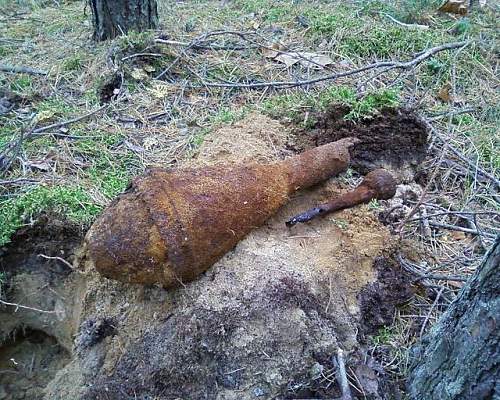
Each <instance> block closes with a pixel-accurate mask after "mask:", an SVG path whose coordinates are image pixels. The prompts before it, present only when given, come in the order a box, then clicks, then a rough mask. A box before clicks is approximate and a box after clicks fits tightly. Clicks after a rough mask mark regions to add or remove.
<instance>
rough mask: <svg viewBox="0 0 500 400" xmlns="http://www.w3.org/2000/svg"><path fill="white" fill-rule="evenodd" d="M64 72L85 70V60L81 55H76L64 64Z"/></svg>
mask: <svg viewBox="0 0 500 400" xmlns="http://www.w3.org/2000/svg"><path fill="white" fill-rule="evenodd" d="M62 67H63V70H64V71H67V72H70V71H79V70H81V69H82V68H83V58H82V56H81V55H80V54H74V55H72V56H70V57H68V58H66V59H65V60H64V61H63V62H62Z"/></svg>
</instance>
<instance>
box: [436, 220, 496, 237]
mask: <svg viewBox="0 0 500 400" xmlns="http://www.w3.org/2000/svg"><path fill="white" fill-rule="evenodd" d="M429 225H430V226H434V227H436V228H443V229H448V230H451V231H459V232H464V233H470V234H473V235H484V236H487V237H490V238H493V239H494V238H495V237H496V235H493V234H491V233H487V232H478V231H477V230H476V229H470V228H463V227H461V226H457V225H450V224H442V223H439V222H434V221H429Z"/></svg>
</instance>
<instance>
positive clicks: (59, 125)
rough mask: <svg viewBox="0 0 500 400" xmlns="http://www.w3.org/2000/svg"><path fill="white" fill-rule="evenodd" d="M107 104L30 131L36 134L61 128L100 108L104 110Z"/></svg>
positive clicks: (94, 112) (99, 110) (98, 110)
mask: <svg viewBox="0 0 500 400" xmlns="http://www.w3.org/2000/svg"><path fill="white" fill-rule="evenodd" d="M108 106H109V105H108V104H105V105H103V106H101V107H99V108H98V109H96V110H94V111H90V112H88V113H87V114H83V115H80V116H79V117H75V118H72V119H68V120H67V121H62V122H56V123H54V124H50V125H47V126H42V127H40V128H36V129H33V132H32V133H34V134H37V133H41V132H45V131H48V130H50V129H56V128H61V127H63V126H67V125H70V124H74V123H75V122H78V121H81V120H83V119H86V118H88V117H91V116H92V115H94V114H97V113H99V112H101V111H102V110H104V109H105V108H107V107H108Z"/></svg>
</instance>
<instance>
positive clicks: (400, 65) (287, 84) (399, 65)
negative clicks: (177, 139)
mask: <svg viewBox="0 0 500 400" xmlns="http://www.w3.org/2000/svg"><path fill="white" fill-rule="evenodd" d="M469 44H470V42H468V41H464V42H455V43H447V44H443V45H441V46H436V47H432V48H430V49H427V50H425V51H423V52H421V53H420V54H419V55H418V56H416V57H415V58H413V59H412V60H410V61H406V62H401V61H381V62H376V63H372V64H369V65H365V66H363V67H360V68H356V69H353V70H351V71H345V72H338V73H334V74H330V75H326V76H321V77H318V78H314V79H308V80H303V81H300V80H298V81H276V82H256V83H236V82H229V83H224V82H203V86H209V87H225V88H248V89H251V88H267V87H273V88H280V89H284V88H292V87H298V86H304V85H311V84H315V83H318V82H324V81H328V80H330V81H331V80H336V79H338V78H343V77H346V76H351V75H356V74H359V73H361V72H365V71H368V70H372V69H378V68H386V71H389V70H392V69H410V68H413V67H415V66H416V65H418V64H420V63H421V62H422V61H424V60H426V59H428V58H430V57H432V56H433V55H435V54H437V53H439V52H441V51H444V50H451V49H456V48H461V47H464V46H467V45H469ZM196 87H201V86H196Z"/></svg>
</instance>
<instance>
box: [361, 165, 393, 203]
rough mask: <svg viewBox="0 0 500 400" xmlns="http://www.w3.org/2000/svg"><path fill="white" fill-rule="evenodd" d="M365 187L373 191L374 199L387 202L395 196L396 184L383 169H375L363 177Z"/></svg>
mask: <svg viewBox="0 0 500 400" xmlns="http://www.w3.org/2000/svg"><path fill="white" fill-rule="evenodd" d="M363 183H364V184H365V185H368V186H369V187H370V188H372V189H373V190H375V198H377V199H379V200H388V199H390V198H392V197H394V195H395V194H396V188H397V182H396V180H395V179H394V177H393V176H392V175H391V174H390V173H389V172H388V171H386V170H385V169H382V168H380V169H376V170H374V171H372V172H370V173H369V174H367V175H366V176H365V179H364V181H363Z"/></svg>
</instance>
